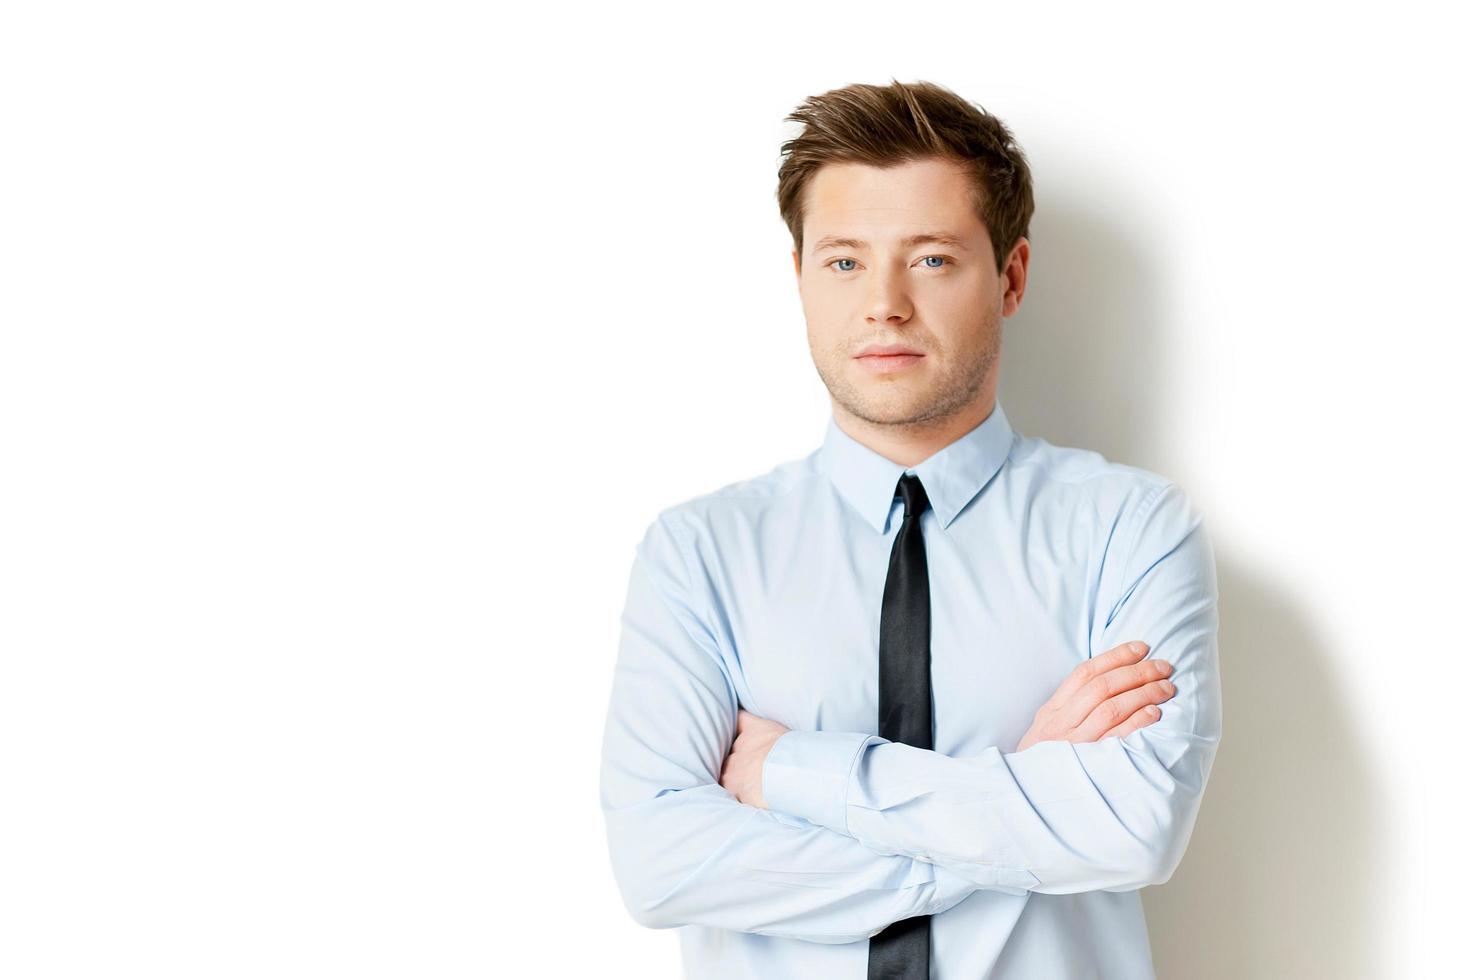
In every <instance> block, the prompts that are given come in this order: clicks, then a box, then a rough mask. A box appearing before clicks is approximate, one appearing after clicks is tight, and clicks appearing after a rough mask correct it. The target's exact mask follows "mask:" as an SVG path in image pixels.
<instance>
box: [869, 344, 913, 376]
mask: <svg viewBox="0 0 1473 980" xmlns="http://www.w3.org/2000/svg"><path fill="white" fill-rule="evenodd" d="M925 356H926V355H924V354H922V353H921V352H920V351H917V350H916V349H915V348H913V347H905V346H903V345H901V344H887V345H885V346H875V345H872V346H870V347H866V348H865V349H864V350H862V351H860V352H859V354H858V355H857V356H856V357H855V358H854V359H855V360H856V361H858V362H859V366H860V367H862V368H864V369H865V370H866V371H868V372H870V373H871V374H894V373H895V372H897V371H904V370H906V369H907V368H909V367H910V366H911V365H913V364H917V363H919V362H920V360H921V358H923V357H925Z"/></svg>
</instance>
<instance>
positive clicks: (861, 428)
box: [833, 393, 997, 467]
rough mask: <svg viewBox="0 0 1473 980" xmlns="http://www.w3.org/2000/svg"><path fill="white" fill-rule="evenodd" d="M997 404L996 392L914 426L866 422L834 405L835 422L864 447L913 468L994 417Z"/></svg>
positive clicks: (891, 460) (893, 461)
mask: <svg viewBox="0 0 1473 980" xmlns="http://www.w3.org/2000/svg"><path fill="white" fill-rule="evenodd" d="M996 405H997V398H996V396H995V394H994V393H989V394H988V395H987V397H986V398H982V399H979V400H978V401H977V402H976V403H974V404H973V405H971V406H969V407H968V408H966V409H965V410H963V411H960V412H957V413H956V414H955V415H950V416H947V417H946V418H945V419H936V420H934V421H930V422H924V423H918V424H914V425H882V424H876V423H874V422H867V421H865V420H864V419H861V418H858V417H857V416H855V415H853V414H851V413H849V412H847V411H845V410H844V409H842V408H840V407H839V406H838V405H834V406H833V412H834V422H835V423H836V424H837V425H838V426H839V428H840V429H842V430H843V431H844V433H845V434H846V435H848V436H849V437H850V438H852V439H854V441H856V442H858V443H859V444H860V445H862V446H866V447H868V448H869V449H872V450H874V451H875V452H877V453H879V454H880V455H881V456H883V457H885V458H886V459H888V460H890V462H892V463H898V464H900V465H901V466H905V467H912V466H916V465H919V464H920V463H921V462H922V461H923V460H925V459H927V458H928V457H930V456H933V455H935V454H936V453H938V452H940V451H941V450H943V449H945V448H946V447H947V446H949V445H951V444H952V443H953V442H956V440H958V439H960V438H961V437H962V436H964V435H966V434H967V433H968V432H971V431H972V430H973V429H975V428H976V427H977V426H979V425H981V424H982V423H983V422H985V421H987V419H988V418H990V417H991V416H992V413H993V411H994V410H995V408H996Z"/></svg>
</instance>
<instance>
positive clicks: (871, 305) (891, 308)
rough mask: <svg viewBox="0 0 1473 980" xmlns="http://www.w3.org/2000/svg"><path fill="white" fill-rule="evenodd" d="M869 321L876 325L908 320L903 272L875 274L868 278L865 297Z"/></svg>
mask: <svg viewBox="0 0 1473 980" xmlns="http://www.w3.org/2000/svg"><path fill="white" fill-rule="evenodd" d="M867 306H868V310H869V319H871V320H873V321H874V322H876V323H890V322H897V321H898V322H900V323H904V322H905V321H906V320H909V319H910V294H909V292H908V291H907V289H906V282H905V274H904V273H903V272H888V271H881V272H876V273H875V274H874V275H873V276H871V277H870V291H869V296H868V297H867Z"/></svg>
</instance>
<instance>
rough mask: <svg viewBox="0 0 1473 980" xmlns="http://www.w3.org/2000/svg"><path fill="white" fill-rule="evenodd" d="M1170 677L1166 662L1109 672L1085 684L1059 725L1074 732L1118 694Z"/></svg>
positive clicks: (1063, 711)
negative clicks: (1073, 729) (1097, 709)
mask: <svg viewBox="0 0 1473 980" xmlns="http://www.w3.org/2000/svg"><path fill="white" fill-rule="evenodd" d="M1170 674H1171V664H1169V663H1167V662H1166V661H1165V660H1142V661H1141V662H1140V663H1138V664H1126V665H1125V666H1123V667H1116V668H1115V669H1114V670H1107V671H1105V672H1104V673H1103V674H1100V675H1099V676H1097V677H1092V678H1090V679H1089V680H1087V681H1085V683H1084V686H1083V687H1081V688H1080V689H1079V690H1078V691H1076V692H1075V694H1074V697H1073V698H1071V699H1070V700H1069V701H1068V702H1067V703H1066V704H1065V705H1064V707H1063V708H1061V709H1060V710H1059V712H1058V720H1059V723H1060V724H1062V725H1064V726H1066V727H1068V728H1074V727H1076V726H1078V725H1080V724H1083V722H1084V719H1085V718H1088V717H1089V714H1090V712H1092V711H1094V710H1095V708H1097V707H1099V706H1100V705H1102V704H1104V703H1105V702H1106V701H1108V700H1109V699H1110V698H1113V697H1115V696H1116V695H1117V694H1123V693H1125V692H1126V691H1130V690H1134V689H1135V688H1138V687H1144V686H1147V685H1149V684H1152V683H1154V682H1156V681H1159V680H1161V679H1162V678H1164V677H1168V676H1170Z"/></svg>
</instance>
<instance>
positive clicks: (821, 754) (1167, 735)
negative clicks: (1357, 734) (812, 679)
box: [763, 483, 1222, 894]
mask: <svg viewBox="0 0 1473 980" xmlns="http://www.w3.org/2000/svg"><path fill="white" fill-rule="evenodd" d="M1133 517H1134V519H1135V525H1134V527H1135V530H1134V534H1133V535H1132V536H1130V537H1127V538H1126V540H1127V541H1129V542H1132V543H1131V544H1130V545H1129V547H1128V548H1127V549H1126V551H1125V552H1124V555H1125V556H1126V557H1125V559H1124V560H1123V561H1120V560H1116V561H1114V562H1111V561H1109V560H1107V561H1106V563H1105V568H1106V576H1107V583H1106V586H1105V587H1102V589H1101V592H1100V595H1101V599H1100V601H1101V602H1104V603H1112V604H1111V605H1108V607H1103V606H1102V607H1097V610H1096V613H1097V615H1105V616H1107V620H1106V625H1105V626H1104V628H1103V629H1102V630H1101V631H1100V636H1099V637H1098V638H1097V639H1096V641H1095V650H1094V651H1093V652H1094V653H1098V652H1103V651H1105V650H1108V649H1111V648H1112V647H1114V646H1117V645H1119V644H1121V643H1124V642H1126V641H1128V640H1143V641H1145V642H1146V643H1148V644H1150V647H1151V651H1150V657H1151V658H1153V659H1163V660H1167V661H1169V662H1170V663H1171V664H1172V665H1173V667H1174V670H1173V672H1172V674H1171V680H1172V681H1173V683H1175V684H1176V686H1177V692H1176V694H1175V695H1174V696H1173V697H1171V698H1170V699H1168V700H1167V701H1166V702H1164V703H1163V704H1161V705H1160V707H1161V717H1160V718H1158V719H1157V720H1156V721H1155V722H1153V723H1151V724H1149V725H1147V726H1145V727H1144V728H1140V729H1137V730H1136V731H1134V732H1131V733H1130V734H1129V735H1127V736H1125V737H1124V738H1120V737H1111V738H1105V739H1101V740H1099V741H1095V742H1082V743H1074V742H1062V741H1052V742H1039V743H1036V744H1034V745H1031V746H1029V747H1028V748H1027V749H1026V750H1024V751H1022V752H1004V751H1001V750H1000V749H999V748H996V747H993V748H988V749H986V750H984V751H983V752H981V753H979V754H977V755H972V756H966V757H950V756H946V755H943V754H941V753H938V752H933V751H929V750H926V749H919V748H915V747H914V746H910V745H905V744H903V743H895V742H890V741H887V740H885V739H883V738H880V737H879V736H877V735H869V734H862V733H856V732H827V731H823V732H803V731H790V732H787V733H785V734H783V736H782V737H781V738H779V739H778V740H777V742H776V743H775V744H774V745H773V748H772V751H771V752H770V753H769V755H768V757H767V761H766V764H765V766H764V770H763V795H764V796H765V797H766V800H767V804H768V806H770V807H771V808H773V809H775V810H781V811H785V812H787V813H789V814H791V815H795V816H798V817H801V818H803V819H806V820H809V821H812V822H814V823H816V824H818V825H819V826H824V827H828V828H830V829H832V830H835V831H837V832H840V833H843V834H847V835H849V836H851V837H853V838H855V839H856V840H859V841H861V842H863V843H864V844H865V845H866V846H868V847H870V848H871V849H873V850H874V851H875V852H876V853H879V854H893V855H906V856H909V857H914V858H917V859H920V860H923V861H930V862H934V863H935V864H937V865H938V866H940V867H945V868H948V869H950V870H952V871H955V872H957V873H959V874H962V875H965V876H967V877H970V878H972V879H973V880H974V881H976V882H977V883H978V885H979V886H985V885H986V883H987V882H988V881H990V880H994V879H995V878H996V877H997V875H998V873H999V870H1000V869H1002V870H1006V871H1009V872H1011V873H1012V875H1014V876H1016V877H1015V879H1014V880H1026V879H1027V878H1032V879H1033V884H1031V885H1030V886H1029V890H1030V891H1035V892H1042V893H1045V894H1066V893H1072V892H1082V891H1092V890H1103V891H1127V890H1133V889H1136V888H1141V887H1143V886H1146V885H1152V884H1159V883H1161V882H1164V881H1166V880H1167V879H1168V878H1169V877H1170V876H1171V874H1172V873H1173V872H1174V871H1175V870H1176V867H1177V864H1178V863H1179V862H1180V860H1181V857H1182V855H1183V853H1185V851H1186V847H1187V841H1188V838H1189V836H1190V834H1191V831H1192V826H1193V824H1194V823H1195V821H1196V815H1197V811H1198V808H1199V805H1200V803H1201V800H1202V795H1203V791H1204V790H1205V788H1206V783H1207V777H1208V773H1209V772H1210V770H1211V765H1212V760H1213V757H1214V755H1215V754H1216V750H1217V745H1218V742H1219V740H1220V737H1221V729H1222V705H1221V694H1220V684H1219V677H1218V658H1217V625H1218V614H1217V579H1216V571H1215V566H1214V560H1213V554H1212V547H1211V544H1210V542H1209V540H1208V536H1207V530H1206V527H1205V525H1204V523H1203V519H1202V515H1201V514H1200V513H1199V512H1198V511H1197V510H1196V509H1195V508H1194V507H1193V506H1192V504H1191V503H1190V502H1189V500H1188V499H1187V497H1186V496H1185V495H1184V494H1183V493H1182V491H1181V490H1180V489H1179V488H1178V487H1177V486H1176V485H1175V484H1171V483H1166V484H1164V485H1160V486H1158V487H1156V488H1154V489H1153V490H1152V491H1151V492H1150V493H1148V494H1147V495H1146V496H1145V499H1144V500H1143V501H1142V502H1141V504H1140V506H1139V507H1138V508H1136V510H1135V513H1134V515H1133ZM1112 586H1113V587H1112ZM1092 655H1093V654H1092ZM1062 680H1063V678H1060V681H1061V682H1062Z"/></svg>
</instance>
